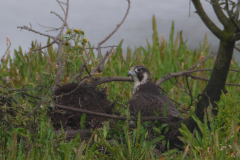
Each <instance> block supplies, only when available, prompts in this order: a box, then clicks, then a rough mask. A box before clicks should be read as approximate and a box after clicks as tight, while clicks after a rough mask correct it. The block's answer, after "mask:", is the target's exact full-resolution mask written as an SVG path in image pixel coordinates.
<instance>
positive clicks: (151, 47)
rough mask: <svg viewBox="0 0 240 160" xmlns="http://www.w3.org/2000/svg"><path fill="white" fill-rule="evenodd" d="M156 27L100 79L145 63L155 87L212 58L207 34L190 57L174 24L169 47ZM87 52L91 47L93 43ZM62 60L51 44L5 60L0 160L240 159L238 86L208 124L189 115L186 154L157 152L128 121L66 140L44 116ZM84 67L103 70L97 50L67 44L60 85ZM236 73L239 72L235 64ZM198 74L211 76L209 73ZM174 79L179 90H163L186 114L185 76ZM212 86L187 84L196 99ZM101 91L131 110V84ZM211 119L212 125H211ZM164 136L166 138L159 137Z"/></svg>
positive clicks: (234, 78)
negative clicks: (86, 137)
mask: <svg viewBox="0 0 240 160" xmlns="http://www.w3.org/2000/svg"><path fill="white" fill-rule="evenodd" d="M152 25H153V35H152V43H150V42H149V41H147V42H146V46H141V47H138V48H134V49H131V48H128V49H127V52H126V53H123V51H122V41H121V42H120V43H119V45H118V47H117V48H116V49H115V50H114V51H113V52H112V53H111V54H110V56H109V58H108V60H107V61H106V63H105V64H104V71H103V73H101V74H99V75H96V76H97V77H104V76H126V75H127V73H128V70H129V68H130V67H131V66H133V65H137V64H143V65H145V66H146V67H147V68H148V69H149V71H150V73H151V75H152V79H153V81H157V80H158V79H159V78H161V77H163V76H164V75H167V74H169V73H172V72H180V71H184V70H187V69H188V68H189V67H191V66H193V65H194V64H197V63H198V62H199V61H201V60H202V59H203V58H204V57H206V56H208V55H209V54H210V53H209V45H208V41H207V35H206V36H205V39H204V43H203V44H202V45H201V44H200V47H199V49H196V50H193V51H192V50H189V49H188V48H187V41H184V40H183V37H182V32H177V33H176V34H175V33H174V23H173V24H172V28H171V33H170V37H169V41H168V42H167V41H166V40H165V39H164V37H162V36H161V37H160V40H159V35H158V31H157V26H156V20H155V17H153V23H152ZM48 43H50V41H48ZM87 46H88V47H89V48H91V47H92V45H91V44H90V43H89V42H88V43H87ZM31 47H32V49H36V48H38V47H40V45H39V44H38V43H37V41H35V42H32V46H31ZM57 55H58V51H57V49H55V48H53V47H52V46H50V47H48V48H47V49H46V51H44V50H43V51H34V52H31V51H29V52H27V53H23V51H22V49H21V47H19V49H18V50H15V51H14V56H13V57H11V55H7V57H6V60H5V61H4V60H1V63H0V75H1V78H2V79H1V80H0V85H1V86H0V96H1V97H0V100H1V102H2V103H0V107H1V112H2V113H0V115H1V118H0V159H4V160H5V159H116V157H117V158H119V159H150V158H151V159H154V158H164V157H165V159H181V158H183V159H184V158H185V159H218V158H220V159H221V158H225V159H234V156H235V157H236V156H237V155H238V154H239V145H238V144H240V142H239V128H240V127H239V125H240V122H239V119H240V117H239V115H240V114H239V88H238V87H233V86H227V87H226V89H227V90H228V91H229V94H227V95H223V96H222V98H221V101H220V102H219V108H218V110H219V114H218V116H216V117H212V116H211V112H210V107H211V106H209V109H208V110H206V114H205V121H204V123H201V122H200V121H199V120H198V119H197V117H196V116H195V115H194V114H193V113H191V110H190V113H191V114H192V116H193V118H194V120H195V121H196V122H197V123H198V126H199V128H200V131H194V133H190V132H189V131H188V129H187V128H186V127H185V126H184V125H183V127H182V129H181V133H182V134H183V137H180V139H181V140H182V141H183V142H184V143H185V150H184V151H181V152H180V151H178V150H176V149H175V150H169V151H168V152H166V153H164V154H156V153H155V152H153V150H154V148H155V141H152V142H149V141H148V139H147V138H146V137H145V136H146V135H147V134H148V132H147V131H146V130H144V129H143V127H142V126H141V125H140V124H139V122H138V125H137V126H138V127H137V129H134V130H132V129H131V128H130V127H129V126H128V123H125V121H119V122H116V124H115V127H116V128H118V130H117V129H115V130H114V131H111V130H109V128H108V125H107V124H105V125H104V126H105V127H103V129H98V130H96V131H94V132H93V135H92V137H91V139H92V140H93V142H91V141H89V142H87V141H84V140H82V139H81V138H80V137H81V135H80V137H77V138H76V139H74V140H71V141H66V140H65V139H64V135H54V132H53V128H52V126H51V123H50V121H49V119H48V117H47V116H46V115H47V107H48V106H49V105H51V104H52V103H53V101H52V98H51V95H52V91H51V86H52V85H53V83H54V80H55V78H56V73H57V71H58V69H59V68H58V66H57ZM85 61H87V62H88V63H87V66H88V68H90V69H91V68H93V67H94V66H96V65H97V63H98V57H96V56H95V54H94V50H93V49H89V50H88V54H87V55H86V54H85V53H84V52H83V50H82V49H80V48H78V46H77V45H76V44H75V48H70V47H69V45H68V44H66V45H64V46H63V62H64V73H63V75H62V77H61V85H63V84H66V83H69V82H70V80H71V79H72V78H73V77H74V76H75V75H76V74H77V73H78V72H79V67H80V66H81V65H82V64H83V63H84V62H85ZM213 64H214V58H211V59H209V60H208V61H206V62H204V63H202V64H200V65H199V66H197V68H196V69H203V68H208V69H209V68H212V67H213ZM230 68H231V69H238V70H239V66H238V64H237V63H236V62H235V61H234V60H233V62H232V64H231V66H230ZM83 74H84V75H83V76H85V75H87V73H85V72H84V73H83ZM193 74H194V75H196V76H199V77H205V78H209V77H210V75H211V72H207V71H204V72H196V73H193ZM239 79H240V76H239V73H236V72H229V75H228V78H227V82H230V83H239ZM172 80H173V82H175V83H177V81H178V83H179V84H180V87H179V85H175V84H174V83H172V82H171V81H166V82H164V83H163V84H161V87H162V88H163V89H164V90H165V91H167V96H169V97H170V98H172V99H174V100H175V101H177V102H178V103H180V106H179V107H178V108H179V109H180V110H184V109H188V107H189V105H190V102H191V99H190V97H189V95H188V94H187V92H186V90H185V89H184V88H187V86H186V80H185V78H184V77H179V78H177V81H176V80H175V79H172ZM206 84H207V82H204V81H201V80H193V79H189V85H190V87H191V90H192V94H193V97H194V98H195V99H196V97H197V95H198V94H199V93H201V92H202V90H203V89H204V87H205V86H206ZM101 86H102V87H107V92H108V94H109V99H110V100H115V99H119V101H120V102H123V103H124V104H127V101H128V100H129V99H130V97H131V93H132V83H130V82H110V83H107V84H102V85H101ZM35 97H38V98H39V99H36V98H35ZM40 100H42V101H44V103H43V104H42V105H41V108H40V109H39V110H38V111H37V112H34V111H33V108H34V107H35V106H36V105H37V104H38V102H39V101H40ZM3 102H4V103H3ZM193 105H194V104H193ZM116 109H117V110H118V111H120V112H121V113H122V114H126V110H125V109H124V108H123V107H121V106H120V105H118V106H117V107H116ZM13 111H14V112H13ZM183 115H184V114H183ZM185 115H186V114H185ZM207 120H208V121H209V122H210V123H209V125H208V124H207ZM156 130H157V129H156ZM120 131H122V132H120ZM113 138H118V139H120V142H119V141H114V142H111V141H110V139H113ZM158 138H159V139H162V138H163V137H161V135H159V137H158ZM159 139H158V140H159ZM238 158H239V157H238ZM235 159H236V158H235Z"/></svg>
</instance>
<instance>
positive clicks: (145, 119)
mask: <svg viewBox="0 0 240 160" xmlns="http://www.w3.org/2000/svg"><path fill="white" fill-rule="evenodd" d="M55 106H56V107H57V108H61V109H65V110H69V111H74V112H80V113H86V114H91V115H96V116H100V117H106V118H111V119H118V120H127V117H125V116H117V115H111V114H106V113H99V112H93V111H89V110H84V109H79V108H73V107H69V106H63V105H60V104H55ZM171 118H174V117H168V116H165V117H141V120H143V121H155V120H158V121H162V122H164V123H170V121H171ZM129 120H131V121H137V118H135V117H134V118H130V119H129ZM170 124H171V123H170Z"/></svg>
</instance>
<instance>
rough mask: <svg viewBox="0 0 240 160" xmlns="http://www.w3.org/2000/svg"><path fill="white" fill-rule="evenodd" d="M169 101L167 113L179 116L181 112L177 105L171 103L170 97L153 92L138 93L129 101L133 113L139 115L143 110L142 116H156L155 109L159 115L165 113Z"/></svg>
mask: <svg viewBox="0 0 240 160" xmlns="http://www.w3.org/2000/svg"><path fill="white" fill-rule="evenodd" d="M166 103H167V114H168V115H172V116H176V117H177V116H179V115H180V113H179V112H178V110H177V109H176V107H175V106H174V105H173V104H172V103H171V101H170V100H169V98H168V97H166V96H164V95H163V96H159V95H153V94H145V93H136V94H134V95H133V97H132V98H131V99H130V100H129V101H128V105H129V110H130V112H131V113H133V114H135V115H137V114H138V111H139V110H140V111H141V116H142V117H147V116H155V114H154V110H155V111H156V112H157V113H158V115H159V116H162V115H163V111H164V105H165V104H166Z"/></svg>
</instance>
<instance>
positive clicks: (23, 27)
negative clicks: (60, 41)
mask: <svg viewBox="0 0 240 160" xmlns="http://www.w3.org/2000/svg"><path fill="white" fill-rule="evenodd" d="M17 28H20V29H25V30H28V31H30V32H34V33H37V34H40V35H42V36H46V37H50V38H52V39H54V38H55V37H53V36H50V35H48V34H44V33H41V32H38V31H35V30H33V29H32V28H29V27H27V26H22V27H19V26H18V27H17Z"/></svg>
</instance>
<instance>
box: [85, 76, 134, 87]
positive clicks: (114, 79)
mask: <svg viewBox="0 0 240 160" xmlns="http://www.w3.org/2000/svg"><path fill="white" fill-rule="evenodd" d="M112 81H128V82H132V81H133V80H132V78H129V77H103V78H100V79H98V80H96V81H94V82H92V83H91V84H89V86H92V87H94V86H97V85H99V84H102V83H107V82H112Z"/></svg>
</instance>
